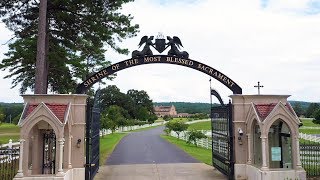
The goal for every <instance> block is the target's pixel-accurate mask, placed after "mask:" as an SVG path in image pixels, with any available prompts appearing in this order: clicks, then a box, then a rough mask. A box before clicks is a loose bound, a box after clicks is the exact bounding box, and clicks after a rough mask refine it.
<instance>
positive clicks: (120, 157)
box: [105, 126, 199, 165]
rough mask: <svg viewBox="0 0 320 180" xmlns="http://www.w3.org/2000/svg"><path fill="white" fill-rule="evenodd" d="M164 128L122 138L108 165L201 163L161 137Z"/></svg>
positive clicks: (108, 160) (107, 162)
mask: <svg viewBox="0 0 320 180" xmlns="http://www.w3.org/2000/svg"><path fill="white" fill-rule="evenodd" d="M163 129H164V127H163V126H161V127H157V128H155V129H151V130H147V131H140V132H133V133H130V134H128V135H127V136H125V137H124V138H122V140H121V141H120V143H119V144H118V145H117V147H116V148H115V150H114V151H113V153H112V154H111V156H110V157H109V158H108V159H107V161H106V163H105V164H107V165H120V164H154V163H156V164H164V163H199V161H198V160H196V159H194V158H193V157H191V156H189V155H188V154H187V153H185V152H184V151H182V150H181V149H179V148H178V147H176V146H175V145H173V144H171V143H169V142H167V141H166V140H164V139H162V138H161V137H160V134H162V133H163Z"/></svg>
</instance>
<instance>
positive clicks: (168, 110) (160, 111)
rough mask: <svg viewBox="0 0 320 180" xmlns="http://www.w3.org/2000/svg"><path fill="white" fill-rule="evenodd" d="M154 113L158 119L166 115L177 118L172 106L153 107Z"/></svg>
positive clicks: (174, 108)
mask: <svg viewBox="0 0 320 180" xmlns="http://www.w3.org/2000/svg"><path fill="white" fill-rule="evenodd" d="M154 113H155V114H156V115H157V116H158V117H164V116H165V115H168V116H170V117H177V111H176V107H174V105H171V106H154Z"/></svg>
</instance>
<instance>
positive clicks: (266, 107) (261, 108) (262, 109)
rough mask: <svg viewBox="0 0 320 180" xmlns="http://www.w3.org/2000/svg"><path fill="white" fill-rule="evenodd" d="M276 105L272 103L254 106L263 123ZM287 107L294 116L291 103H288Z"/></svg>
mask: <svg viewBox="0 0 320 180" xmlns="http://www.w3.org/2000/svg"><path fill="white" fill-rule="evenodd" d="M276 105H277V104H276V103H270V104H255V105H254V106H255V108H256V110H257V113H258V115H259V117H260V118H261V120H262V121H263V120H264V119H265V118H266V117H267V116H268V115H269V114H270V113H271V111H272V110H273V109H274V107H275V106H276ZM285 106H286V108H287V109H288V110H289V112H291V113H292V114H294V110H293V109H292V108H291V106H290V104H289V103H286V105H285Z"/></svg>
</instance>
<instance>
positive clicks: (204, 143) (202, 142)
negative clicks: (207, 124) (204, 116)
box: [170, 131, 212, 149]
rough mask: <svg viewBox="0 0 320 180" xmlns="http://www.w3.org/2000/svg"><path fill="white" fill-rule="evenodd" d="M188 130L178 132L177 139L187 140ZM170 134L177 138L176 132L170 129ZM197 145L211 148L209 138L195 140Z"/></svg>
mask: <svg viewBox="0 0 320 180" xmlns="http://www.w3.org/2000/svg"><path fill="white" fill-rule="evenodd" d="M188 132H189V131H183V132H181V133H180V134H179V139H181V140H184V141H188ZM170 136H172V137H176V138H178V134H177V133H176V132H175V131H171V133H170ZM197 146H200V147H204V148H206V149H212V141H211V139H210V138H203V139H199V140H197Z"/></svg>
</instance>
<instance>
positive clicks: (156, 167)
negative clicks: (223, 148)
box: [94, 163, 227, 180]
mask: <svg viewBox="0 0 320 180" xmlns="http://www.w3.org/2000/svg"><path fill="white" fill-rule="evenodd" d="M94 179H95V180H103V179H106V180H227V178H226V176H224V175H222V174H221V173H220V172H219V171H217V170H216V169H214V168H213V167H212V166H209V165H206V164H203V163H172V164H131V165H108V166H102V167H100V169H99V172H98V174H97V175H96V177H95V178H94Z"/></svg>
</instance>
